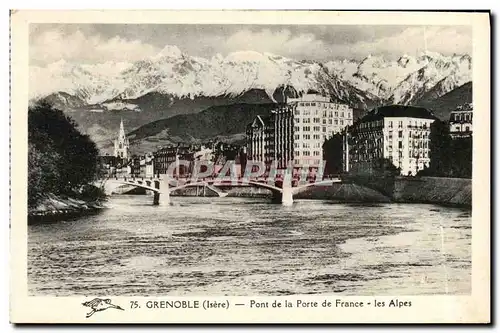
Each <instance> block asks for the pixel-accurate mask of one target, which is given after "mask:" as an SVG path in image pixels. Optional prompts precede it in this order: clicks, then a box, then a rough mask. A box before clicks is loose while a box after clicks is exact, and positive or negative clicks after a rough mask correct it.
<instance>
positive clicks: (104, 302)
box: [82, 298, 124, 318]
mask: <svg viewBox="0 0 500 333" xmlns="http://www.w3.org/2000/svg"><path fill="white" fill-rule="evenodd" d="M82 304H83V306H87V307H89V308H91V309H92V311H90V312H89V313H87V316H86V318H89V317H90V316H92V315H93V314H94V313H96V312H99V311H104V310H106V309H110V308H111V309H118V310H124V309H123V308H121V307H119V306H118V305H114V304H111V300H110V299H109V298H106V299H102V298H94V299H93V300H91V301H88V302H85V303H82Z"/></svg>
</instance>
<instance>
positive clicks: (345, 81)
mask: <svg viewBox="0 0 500 333" xmlns="http://www.w3.org/2000/svg"><path fill="white" fill-rule="evenodd" d="M471 65H472V61H471V57H470V56H469V55H453V56H444V55H441V54H438V53H433V52H425V53H422V54H420V55H417V56H409V55H402V56H401V57H399V58H398V59H397V60H388V59H385V58H383V57H381V56H372V55H370V56H368V57H366V58H365V59H363V60H361V61H355V60H332V61H329V62H326V63H320V62H316V61H307V60H302V61H297V60H293V59H289V58H285V57H282V56H279V55H274V54H270V53H258V52H254V51H242V52H234V53H230V54H229V55H227V56H226V57H223V56H221V55H217V56H214V57H212V58H210V59H206V58H201V57H193V56H189V55H187V54H185V53H183V52H181V51H180V50H179V49H178V48H177V47H176V46H166V47H165V48H164V49H163V50H162V51H161V52H160V53H158V54H157V55H156V56H154V57H151V58H147V59H144V60H141V61H137V62H134V63H123V62H106V63H101V64H92V65H91V64H71V63H68V62H66V61H64V60H60V61H58V62H55V63H52V64H50V65H47V66H43V67H42V66H30V72H29V74H30V86H29V95H30V98H31V99H39V98H42V97H45V96H47V95H50V94H53V93H61V92H62V93H66V94H69V95H70V96H71V97H76V98H78V99H79V100H81V101H82V102H83V103H86V104H89V105H96V104H100V105H104V106H106V107H107V109H117V108H118V109H120V108H123V107H125V108H127V109H134V107H135V106H134V105H133V104H130V103H128V102H126V101H129V100H131V99H137V98H140V97H141V96H144V95H147V94H151V93H159V94H166V95H167V94H168V95H169V96H175V97H177V98H190V99H194V98H197V97H199V96H204V97H215V96H230V97H234V96H239V95H242V94H244V93H245V92H248V91H250V90H252V89H260V90H264V91H265V92H266V93H267V95H268V96H269V98H270V99H271V100H273V99H274V98H273V94H274V92H275V90H276V88H278V87H282V86H291V87H293V88H294V89H295V90H296V91H297V92H299V93H300V92H306V91H308V90H310V89H313V90H316V91H320V92H322V93H326V94H329V95H330V96H331V97H332V99H333V100H337V101H340V102H345V103H349V104H351V105H352V106H354V107H359V108H367V107H370V104H373V103H376V104H381V103H397V104H414V103H417V102H418V101H419V100H420V99H421V98H429V97H430V96H432V97H433V98H437V97H439V96H442V95H444V94H446V93H447V92H449V91H451V90H453V89H455V88H457V87H459V86H461V85H463V84H464V83H466V82H469V81H471V80H472V70H471ZM122 101H124V102H122ZM137 111H140V110H137Z"/></svg>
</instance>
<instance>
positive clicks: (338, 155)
mask: <svg viewBox="0 0 500 333" xmlns="http://www.w3.org/2000/svg"><path fill="white" fill-rule="evenodd" d="M342 143H343V137H342V134H339V133H336V134H334V135H333V136H332V137H331V138H330V139H328V140H325V142H324V143H323V158H324V159H325V161H326V167H325V169H326V170H325V174H327V175H334V174H340V173H342V170H343V167H342V161H343V158H344V153H343V145H342Z"/></svg>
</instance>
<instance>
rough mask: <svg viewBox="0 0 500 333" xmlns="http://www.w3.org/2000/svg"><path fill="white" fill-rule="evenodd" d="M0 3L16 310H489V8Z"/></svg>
mask: <svg viewBox="0 0 500 333" xmlns="http://www.w3.org/2000/svg"><path fill="white" fill-rule="evenodd" d="M10 16H11V110H10V114H11V130H12V137H11V142H12V145H11V147H12V148H11V161H10V163H11V186H12V187H11V197H12V201H11V204H12V210H11V244H12V246H11V254H10V255H11V266H10V276H11V280H10V285H11V287H10V289H11V295H10V320H11V322H13V323H489V322H490V112H491V110H490V21H489V13H488V12H403V11H401V12H362V11H360V12H335V11H223V10H220V11H160V10H148V11H137V10H135V11H132V10H130V11H98V10H96V11H23V10H21V11H17V10H12V11H11V15H10Z"/></svg>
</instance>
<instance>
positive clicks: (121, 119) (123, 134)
mask: <svg viewBox="0 0 500 333" xmlns="http://www.w3.org/2000/svg"><path fill="white" fill-rule="evenodd" d="M118 137H119V138H124V137H125V129H124V128H123V118H120V132H119V133H118Z"/></svg>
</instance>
